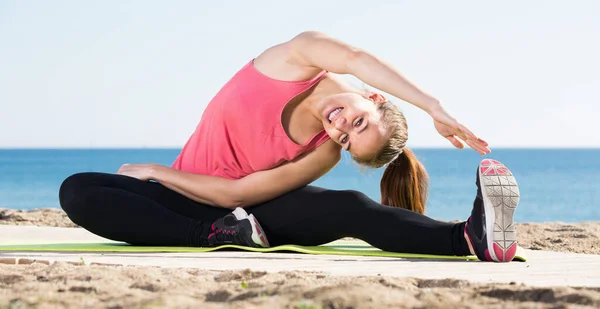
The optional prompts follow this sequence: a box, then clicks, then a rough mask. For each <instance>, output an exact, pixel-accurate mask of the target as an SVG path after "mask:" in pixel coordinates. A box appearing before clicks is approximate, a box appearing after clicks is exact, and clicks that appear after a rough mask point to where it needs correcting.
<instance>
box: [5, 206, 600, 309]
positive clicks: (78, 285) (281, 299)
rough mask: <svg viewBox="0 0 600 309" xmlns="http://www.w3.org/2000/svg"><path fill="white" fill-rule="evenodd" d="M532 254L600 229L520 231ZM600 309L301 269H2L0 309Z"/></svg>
mask: <svg viewBox="0 0 600 309" xmlns="http://www.w3.org/2000/svg"><path fill="white" fill-rule="evenodd" d="M0 224H13V225H47V226H61V227H76V226H75V225H74V224H73V223H71V222H70V221H69V219H68V218H67V217H66V216H65V215H64V213H63V212H62V211H61V210H58V209H42V210H34V211H15V210H5V209H0ZM518 233H519V234H518V237H519V243H520V245H521V246H523V247H524V248H529V249H534V250H552V251H562V252H577V253H588V254H600V241H599V238H600V222H589V223H577V224H564V223H528V224H519V225H518ZM477 307H486V308H507V307H515V308H600V287H598V288H570V287H549V288H538V287H528V286H524V285H510V284H476V283H470V282H467V281H461V280H451V279H446V280H423V279H416V278H390V277H385V276H383V277H382V276H371V277H341V276H330V275H327V274H324V273H310V272H302V271H293V272H279V273H264V272H252V271H225V272H223V271H207V270H200V269H170V268H158V267H128V266H102V265H83V266H82V265H72V264H67V263H58V262H57V263H54V264H52V265H44V264H40V263H34V264H31V265H2V264H0V308H2V309H3V308H11V309H16V308H114V309H116V308H294V309H295V308H477Z"/></svg>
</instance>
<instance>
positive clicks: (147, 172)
mask: <svg viewBox="0 0 600 309" xmlns="http://www.w3.org/2000/svg"><path fill="white" fill-rule="evenodd" d="M157 167H158V165H157V164H152V163H150V164H123V165H122V166H121V167H120V168H119V170H118V171H117V174H118V175H124V176H129V177H133V178H137V179H139V180H142V181H148V180H151V179H152V176H153V175H154V173H155V172H156V169H157Z"/></svg>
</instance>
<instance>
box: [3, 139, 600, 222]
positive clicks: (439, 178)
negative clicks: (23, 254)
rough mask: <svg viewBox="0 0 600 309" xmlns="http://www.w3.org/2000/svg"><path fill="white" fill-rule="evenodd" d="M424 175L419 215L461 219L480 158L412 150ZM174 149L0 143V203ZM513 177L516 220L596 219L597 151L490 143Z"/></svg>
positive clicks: (339, 178) (31, 201)
mask: <svg viewBox="0 0 600 309" xmlns="http://www.w3.org/2000/svg"><path fill="white" fill-rule="evenodd" d="M413 151H414V152H415V154H416V155H417V157H418V158H419V159H420V160H421V161H422V162H423V164H424V165H425V167H426V169H427V171H428V173H429V176H430V190H429V199H428V206H427V215H429V216H431V217H434V218H437V219H443V220H454V219H466V218H467V217H468V215H469V213H470V210H471V206H472V203H473V198H474V196H475V190H476V187H475V173H476V169H477V165H478V163H479V161H480V160H481V159H482V158H483V157H482V156H480V155H478V154H477V153H475V152H474V151H472V150H470V149H466V150H456V149H414V150H413ZM178 152H179V149H77V150H72V149H69V150H50V149H26V150H25V149H0V207H3V208H13V209H33V208H43V207H53V208H59V207H60V206H59V202H58V189H59V187H60V184H61V182H62V181H63V180H64V179H65V178H66V177H67V176H69V175H71V174H74V173H77V172H84V171H95V172H107V173H114V172H116V170H117V169H118V168H119V166H121V164H123V163H149V162H153V163H158V164H163V165H170V164H171V163H172V162H173V160H174V159H175V157H176V156H177V154H178ZM486 157H488V158H493V159H497V160H500V161H502V162H503V163H504V164H506V165H507V166H508V167H509V168H510V169H511V171H512V172H513V174H514V175H515V176H516V178H517V182H518V183H519V187H520V191H521V203H520V205H519V208H518V209H517V213H516V220H517V221H520V222H544V221H561V222H579V221H598V220H600V207H599V206H600V205H599V204H600V164H599V162H598V160H599V159H600V149H495V150H493V152H492V154H490V155H488V156H486ZM382 173H383V169H375V170H366V171H365V170H361V169H360V167H359V166H358V165H356V164H355V163H354V162H352V160H351V159H350V158H349V157H347V156H344V157H343V160H342V162H340V163H339V164H338V165H337V166H336V167H335V168H334V169H333V170H332V171H331V172H330V173H329V174H327V175H325V176H324V177H323V178H321V179H319V180H317V181H316V182H314V183H313V185H317V186H322V187H326V188H330V189H355V190H359V191H362V192H364V193H366V194H367V195H368V196H370V197H371V198H372V199H374V200H379V198H380V194H379V181H380V179H381V175H382Z"/></svg>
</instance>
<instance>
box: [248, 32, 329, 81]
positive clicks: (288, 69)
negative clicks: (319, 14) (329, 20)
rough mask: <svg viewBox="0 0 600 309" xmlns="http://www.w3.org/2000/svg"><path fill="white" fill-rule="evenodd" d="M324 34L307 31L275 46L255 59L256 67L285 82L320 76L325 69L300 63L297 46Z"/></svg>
mask: <svg viewBox="0 0 600 309" xmlns="http://www.w3.org/2000/svg"><path fill="white" fill-rule="evenodd" d="M322 35H324V34H322V33H320V32H317V31H305V32H302V33H299V34H298V35H296V36H294V37H292V38H290V39H289V40H288V41H285V42H281V43H279V44H277V45H274V46H272V47H270V48H268V49H266V50H265V51H264V52H262V53H261V54H260V55H258V56H257V57H256V58H255V59H254V67H255V68H256V69H257V70H258V71H259V72H261V73H263V74H264V75H266V76H268V77H271V78H274V79H279V80H285V81H303V80H308V79H310V78H312V77H314V76H315V75H317V74H319V73H320V72H321V71H322V70H323V69H321V68H317V67H314V66H307V65H303V64H301V63H299V62H298V61H296V60H297V55H296V53H295V50H296V49H297V47H296V46H297V45H299V44H303V42H305V41H307V40H308V39H312V38H316V37H318V36H322Z"/></svg>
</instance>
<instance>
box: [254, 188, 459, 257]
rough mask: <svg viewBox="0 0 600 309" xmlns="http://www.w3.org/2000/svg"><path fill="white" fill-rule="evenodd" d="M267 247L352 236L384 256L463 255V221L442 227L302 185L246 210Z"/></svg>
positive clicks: (358, 196) (353, 196) (352, 194)
mask: <svg viewBox="0 0 600 309" xmlns="http://www.w3.org/2000/svg"><path fill="white" fill-rule="evenodd" d="M247 210H248V212H252V213H253V214H254V215H255V216H256V217H257V218H258V220H260V222H261V225H262V226H263V228H264V230H265V232H266V233H267V236H268V237H269V239H270V241H271V245H279V244H283V243H295V244H300V245H320V244H323V243H327V242H330V241H333V240H336V239H339V238H342V237H356V238H359V239H362V240H364V241H366V242H368V243H370V244H371V245H373V246H375V247H377V248H380V249H382V250H386V251H394V252H412V253H428V254H443V255H468V254H470V252H469V248H468V245H467V243H466V240H465V238H464V235H463V232H464V222H462V223H458V224H452V223H446V222H441V221H437V220H434V219H431V218H429V217H426V216H424V215H421V214H419V213H415V212H412V211H409V210H406V209H401V208H396V207H390V206H385V205H381V204H379V203H377V202H375V201H373V200H372V199H370V198H369V197H367V196H366V195H365V194H363V193H361V192H358V191H353V190H342V191H337V190H326V189H323V188H319V187H314V186H307V187H303V188H300V189H297V190H295V191H292V192H290V193H288V194H285V195H283V196H281V197H279V198H276V199H274V200H272V201H269V202H267V203H264V204H262V205H259V206H255V207H250V208H248V209H247Z"/></svg>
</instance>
